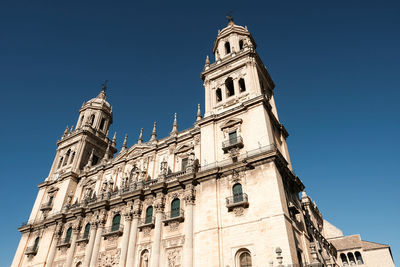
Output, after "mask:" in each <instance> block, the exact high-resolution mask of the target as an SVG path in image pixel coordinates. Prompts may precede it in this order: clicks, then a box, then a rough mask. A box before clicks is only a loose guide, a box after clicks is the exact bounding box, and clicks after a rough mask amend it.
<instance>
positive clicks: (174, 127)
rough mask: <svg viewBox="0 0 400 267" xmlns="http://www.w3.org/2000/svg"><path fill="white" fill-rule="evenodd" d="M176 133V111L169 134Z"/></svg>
mask: <svg viewBox="0 0 400 267" xmlns="http://www.w3.org/2000/svg"><path fill="white" fill-rule="evenodd" d="M177 133H178V120H177V119H176V113H175V115H174V124H172V131H171V135H172V134H177Z"/></svg>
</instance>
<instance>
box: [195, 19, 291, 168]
mask: <svg viewBox="0 0 400 267" xmlns="http://www.w3.org/2000/svg"><path fill="white" fill-rule="evenodd" d="M256 47H257V45H256V42H255V40H254V39H253V36H252V35H251V34H250V32H249V31H248V29H247V26H245V27H243V26H239V25H236V24H235V23H234V21H233V18H232V17H231V16H228V25H227V26H226V27H225V28H224V29H222V30H219V31H218V35H217V38H216V40H215V42H214V46H213V53H214V57H215V62H213V63H211V62H210V59H209V57H208V56H207V58H206V62H205V66H204V69H203V72H202V73H201V78H202V79H203V81H204V83H203V85H204V90H205V116H204V119H203V122H202V123H200V124H201V125H202V126H203V127H202V141H203V140H204V146H207V147H208V148H210V144H214V146H213V149H214V150H211V149H207V150H205V151H204V152H202V153H203V155H202V161H203V162H202V164H207V163H208V162H214V161H223V160H227V157H228V156H229V155H230V156H231V158H233V159H235V158H237V154H238V153H239V154H240V153H241V152H243V151H251V150H256V149H259V148H261V147H267V146H276V147H277V148H278V149H279V150H280V152H281V154H282V155H283V156H284V157H285V159H286V161H287V162H288V164H289V166H290V158H289V152H288V150H287V146H286V138H287V137H288V133H287V131H286V129H285V127H284V126H283V125H282V124H281V123H280V122H279V118H278V113H277V110H276V106H275V101H274V88H275V84H274V82H273V81H272V79H271V77H270V75H269V73H268V71H267V68H266V67H265V66H264V64H263V62H262V60H261V59H260V57H259V56H258V54H257V51H256ZM205 122H207V123H205ZM211 122H212V123H211ZM215 140H224V141H223V142H222V143H216V141H215ZM242 148H244V149H242Z"/></svg>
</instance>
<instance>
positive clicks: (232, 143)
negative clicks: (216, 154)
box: [222, 136, 243, 150]
mask: <svg viewBox="0 0 400 267" xmlns="http://www.w3.org/2000/svg"><path fill="white" fill-rule="evenodd" d="M232 147H243V138H242V137H241V136H236V137H232V138H229V139H228V140H226V141H223V142H222V149H224V150H227V149H229V148H232Z"/></svg>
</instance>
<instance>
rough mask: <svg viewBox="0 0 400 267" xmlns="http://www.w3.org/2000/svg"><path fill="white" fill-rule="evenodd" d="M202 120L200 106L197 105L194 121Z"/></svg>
mask: <svg viewBox="0 0 400 267" xmlns="http://www.w3.org/2000/svg"><path fill="white" fill-rule="evenodd" d="M201 119H202V116H201V109H200V104H197V116H196V121H199V120H201Z"/></svg>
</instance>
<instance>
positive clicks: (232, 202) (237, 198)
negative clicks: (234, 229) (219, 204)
mask: <svg viewBox="0 0 400 267" xmlns="http://www.w3.org/2000/svg"><path fill="white" fill-rule="evenodd" d="M247 203H249V198H248V196H247V194H246V193H241V194H235V195H233V196H230V197H227V198H226V206H227V207H228V208H229V207H234V206H238V205H242V204H247Z"/></svg>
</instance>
